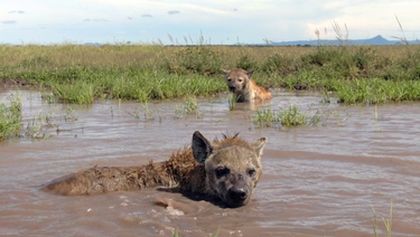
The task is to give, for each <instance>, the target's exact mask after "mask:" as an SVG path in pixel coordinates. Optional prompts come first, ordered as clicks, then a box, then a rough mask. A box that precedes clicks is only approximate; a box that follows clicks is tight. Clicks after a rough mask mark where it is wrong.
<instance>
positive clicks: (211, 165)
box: [43, 131, 266, 207]
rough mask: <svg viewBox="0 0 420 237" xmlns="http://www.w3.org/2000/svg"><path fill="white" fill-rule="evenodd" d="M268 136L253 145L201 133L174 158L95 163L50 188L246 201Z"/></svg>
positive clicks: (68, 192) (231, 203)
mask: <svg viewBox="0 0 420 237" xmlns="http://www.w3.org/2000/svg"><path fill="white" fill-rule="evenodd" d="M265 143H266V138H265V137H262V138H259V139H258V140H257V141H255V142H253V143H249V142H246V141H244V140H242V139H241V138H240V137H239V136H238V134H236V135H234V136H225V135H224V137H223V138H222V139H220V140H219V139H214V140H213V142H209V141H208V140H207V139H206V138H205V137H204V136H203V135H202V134H201V133H200V132H198V131H196V132H194V134H193V137H192V145H191V147H186V148H184V149H181V150H179V151H177V152H174V153H173V154H172V155H171V157H170V159H169V160H167V161H163V162H157V163H153V162H150V163H149V164H147V165H143V166H138V167H93V168H90V169H87V170H83V171H79V172H77V173H74V174H70V175H68V176H64V177H61V178H58V179H56V180H53V181H52V182H51V183H49V184H47V185H46V186H44V188H43V189H44V190H45V191H49V192H53V193H56V194H61V195H87V194H96V193H105V192H111V191H132V190H141V189H144V188H150V187H157V186H165V187H168V188H174V189H176V190H178V191H179V192H181V193H183V194H186V195H187V196H189V195H199V196H200V195H201V196H203V197H207V199H209V200H215V201H218V202H219V203H220V202H221V204H222V205H223V206H227V207H239V206H243V205H245V204H247V203H248V202H249V200H250V197H251V195H252V193H253V191H254V189H255V187H256V185H257V183H258V181H259V180H260V177H261V174H262V166H261V157H262V153H263V148H264V145H265Z"/></svg>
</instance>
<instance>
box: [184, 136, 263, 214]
mask: <svg viewBox="0 0 420 237" xmlns="http://www.w3.org/2000/svg"><path fill="white" fill-rule="evenodd" d="M265 143H266V138H265V137H262V138H260V139H258V140H257V141H256V142H254V143H247V142H245V141H243V140H241V139H239V138H238V137H237V136H234V137H228V138H225V140H222V141H220V142H218V141H216V142H215V143H214V144H210V142H209V141H208V140H207V139H206V138H205V137H204V136H203V135H201V133H200V132H198V131H197V132H195V133H194V135H193V139H192V150H193V154H194V158H195V159H196V160H197V161H198V162H199V163H204V165H205V172H206V189H207V191H208V192H209V193H210V194H212V195H214V196H215V197H217V198H219V199H220V200H221V201H222V202H223V203H225V204H226V205H227V206H229V207H239V206H243V205H245V204H247V203H248V202H249V200H250V198H251V195H252V193H253V191H254V189H255V187H256V185H257V183H258V181H259V179H260V177H261V174H262V167H261V156H262V151H263V148H264V145H265Z"/></svg>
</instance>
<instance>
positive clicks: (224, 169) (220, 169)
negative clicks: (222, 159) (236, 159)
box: [216, 167, 230, 179]
mask: <svg viewBox="0 0 420 237" xmlns="http://www.w3.org/2000/svg"><path fill="white" fill-rule="evenodd" d="M229 173H230V169H229V168H227V167H218V168H216V177H217V178H218V179H220V178H221V177H224V176H226V175H228V174H229Z"/></svg>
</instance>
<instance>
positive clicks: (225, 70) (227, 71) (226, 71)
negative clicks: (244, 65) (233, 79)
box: [222, 69, 230, 74]
mask: <svg viewBox="0 0 420 237" xmlns="http://www.w3.org/2000/svg"><path fill="white" fill-rule="evenodd" d="M222 72H224V73H225V74H229V73H230V70H227V69H222Z"/></svg>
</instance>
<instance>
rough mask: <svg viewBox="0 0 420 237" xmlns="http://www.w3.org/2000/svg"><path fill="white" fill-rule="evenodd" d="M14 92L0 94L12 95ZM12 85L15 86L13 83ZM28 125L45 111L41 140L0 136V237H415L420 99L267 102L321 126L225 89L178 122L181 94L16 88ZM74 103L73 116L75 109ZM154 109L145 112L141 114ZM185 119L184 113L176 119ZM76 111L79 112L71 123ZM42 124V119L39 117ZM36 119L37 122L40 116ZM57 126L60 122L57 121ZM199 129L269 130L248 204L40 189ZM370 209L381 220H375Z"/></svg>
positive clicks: (137, 160) (181, 140)
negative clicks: (266, 118) (105, 94)
mask: <svg viewBox="0 0 420 237" xmlns="http://www.w3.org/2000/svg"><path fill="white" fill-rule="evenodd" d="M10 93H12V91H3V92H1V93H0V101H2V102H3V101H7V97H8V95H9V94H10ZM13 93H16V91H13ZM18 93H19V94H20V96H21V98H22V101H23V103H24V108H23V111H24V114H23V118H24V125H25V127H26V126H27V124H30V123H31V122H33V121H34V120H37V119H38V120H40V121H42V119H39V118H40V117H45V115H47V117H48V118H49V120H48V121H49V122H48V123H49V125H50V126H48V127H46V128H45V129H44V130H42V132H43V133H44V134H45V136H44V138H43V139H31V138H30V137H28V136H23V137H22V138H19V139H12V140H9V141H7V142H3V143H0V174H1V179H0V235H1V236H100V235H104V236H171V235H172V233H173V232H174V231H177V232H179V233H180V234H181V236H208V235H209V234H212V233H217V234H218V236H305V237H306V236H352V237H353V236H374V228H375V227H374V226H376V231H377V232H378V235H380V236H385V234H384V232H383V231H384V229H385V228H384V224H383V218H385V219H388V218H390V214H389V211H390V209H391V208H392V233H393V236H420V225H419V224H418V223H420V199H419V198H418V197H420V188H419V185H418V184H419V183H420V147H419V144H420V135H419V134H420V126H419V124H420V116H419V114H420V104H419V103H404V104H391V105H381V106H376V107H375V106H350V107H349V106H341V105H337V104H334V103H332V104H323V103H322V98H321V97H320V96H317V95H304V94H303V95H296V94H290V93H284V92H276V93H275V94H274V98H273V100H272V102H271V103H268V104H266V105H262V106H266V107H272V108H273V109H276V110H277V109H280V108H285V107H287V106H289V105H290V104H294V105H296V106H298V107H299V108H300V109H301V110H303V111H305V112H306V113H308V114H314V113H316V112H318V114H320V115H321V122H320V123H319V124H318V126H314V127H303V128H297V129H282V128H264V129H259V128H256V127H255V126H254V125H253V124H252V122H251V119H252V115H253V113H254V112H253V111H252V110H250V109H249V108H246V107H244V106H242V107H241V106H239V107H237V108H236V110H234V111H229V105H228V101H227V96H226V95H225V96H221V97H216V98H213V99H207V100H199V103H198V104H199V110H200V113H199V116H198V118H197V116H195V115H193V116H183V117H182V118H179V116H177V115H176V113H175V110H176V108H177V107H180V106H182V101H165V102H159V103H150V104H148V106H147V107H148V109H147V110H146V109H145V107H144V106H143V105H141V104H138V103H118V101H117V102H115V101H99V102H97V103H95V104H94V105H92V106H87V107H86V106H70V105H63V104H55V103H53V104H48V103H47V102H45V100H42V99H41V95H40V93H38V92H33V91H32V92H31V91H19V92H18ZM69 111H70V112H69ZM145 111H148V112H147V115H146V116H145V114H146V112H145ZM177 117H178V118H177ZM68 118H72V119H68ZM44 122H45V121H44ZM40 123H41V122H40ZM57 128H58V129H57ZM195 130H200V131H201V132H202V133H203V134H204V135H205V136H206V137H208V138H213V137H215V136H220V135H221V133H235V132H240V134H241V136H242V137H244V138H245V139H248V140H253V139H256V138H258V137H261V136H266V137H267V138H268V141H269V143H268V144H267V145H266V149H265V154H264V156H263V161H262V162H263V166H264V174H263V178H262V180H261V181H260V183H259V184H258V186H257V189H256V192H255V194H254V196H253V198H252V200H251V202H250V203H249V204H248V205H247V206H245V207H241V208H237V209H223V208H220V207H218V206H215V205H213V204H211V203H208V202H205V201H194V200H190V199H188V198H186V197H183V196H182V195H181V194H177V193H170V192H164V191H157V190H154V189H152V190H145V191H141V192H117V193H109V194H105V195H93V196H81V197H79V196H77V197H63V196H58V195H53V194H49V193H45V192H42V191H40V185H42V184H44V183H46V182H48V181H50V180H52V179H54V178H57V177H59V176H61V175H63V174H68V173H70V172H74V171H78V170H80V169H85V168H88V167H91V166H93V165H109V166H129V165H140V164H146V163H148V161H149V160H150V159H153V160H156V161H160V160H165V159H167V158H168V157H169V155H170V153H171V152H172V151H174V150H176V149H178V148H181V147H183V146H184V145H187V144H189V143H190V141H191V135H192V133H193V132H194V131H195ZM375 216H376V219H377V222H376V225H375V223H374V222H375Z"/></svg>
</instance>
